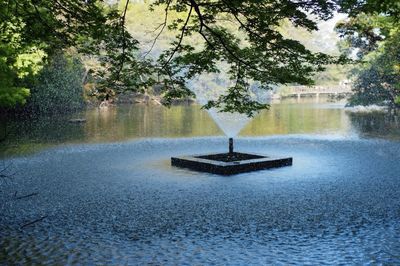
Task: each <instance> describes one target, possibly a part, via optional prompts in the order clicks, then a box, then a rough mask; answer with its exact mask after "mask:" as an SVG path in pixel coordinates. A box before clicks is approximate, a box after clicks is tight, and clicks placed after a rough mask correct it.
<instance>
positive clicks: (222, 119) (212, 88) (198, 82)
mask: <svg viewBox="0 0 400 266" xmlns="http://www.w3.org/2000/svg"><path fill="white" fill-rule="evenodd" d="M221 68H222V69H225V70H226V69H227V65H224V64H221ZM232 85H233V83H232V82H231V81H229V80H228V79H227V77H226V76H225V75H223V74H215V73H214V74H203V75H201V77H198V78H196V79H194V80H192V81H191V82H189V84H188V86H189V88H190V90H191V91H192V92H193V93H194V94H196V99H197V101H198V102H199V103H200V104H202V105H204V104H206V103H207V102H208V101H212V100H213V101H215V100H217V99H218V97H219V96H220V95H224V94H226V93H227V89H228V88H229V87H230V86H232ZM207 112H208V113H209V115H210V117H211V118H212V119H213V120H214V121H215V123H216V124H217V125H218V127H219V128H220V129H221V130H222V131H223V132H224V134H225V135H226V136H228V137H230V138H232V137H236V136H237V135H238V134H239V132H240V131H241V130H242V129H243V128H244V127H245V126H246V124H247V123H248V122H249V121H250V119H251V118H249V117H248V116H247V115H246V114H240V113H237V112H235V113H227V112H221V111H219V110H218V109H216V108H211V109H209V110H207Z"/></svg>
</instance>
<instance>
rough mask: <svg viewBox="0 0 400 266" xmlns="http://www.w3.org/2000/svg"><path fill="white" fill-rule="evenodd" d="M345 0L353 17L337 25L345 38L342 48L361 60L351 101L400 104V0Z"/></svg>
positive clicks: (355, 102) (393, 105)
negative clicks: (364, 0) (362, 0)
mask: <svg viewBox="0 0 400 266" xmlns="http://www.w3.org/2000/svg"><path fill="white" fill-rule="evenodd" d="M343 2H344V3H342V6H343V7H344V8H345V9H346V10H348V11H349V14H350V19H349V20H347V21H345V22H342V23H339V24H338V25H337V31H338V32H339V33H340V34H341V35H342V36H343V37H344V39H345V44H344V45H343V46H342V50H343V51H344V52H345V53H347V54H348V55H349V54H351V53H353V54H356V55H357V57H358V59H359V60H360V63H359V64H358V65H357V66H356V68H355V69H354V71H353V75H354V77H355V80H354V86H353V90H354V92H355V94H354V95H353V96H352V97H351V99H350V104H352V105H357V104H361V105H368V104H385V105H389V106H390V107H400V24H399V18H400V3H399V2H398V1H388V0H384V1H374V0H369V1H366V2H365V3H364V4H363V5H361V4H359V2H358V1H343Z"/></svg>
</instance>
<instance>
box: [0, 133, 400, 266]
mask: <svg viewBox="0 0 400 266" xmlns="http://www.w3.org/2000/svg"><path fill="white" fill-rule="evenodd" d="M236 142H237V149H238V150H241V151H253V152H258V153H267V154H274V155H291V156H293V158H294V164H293V166H292V167H284V168H280V169H274V170H266V171H259V172H254V173H247V174H240V175H235V176H231V177H221V176H216V175H211V174H205V173H196V172H190V171H187V170H183V169H176V168H173V167H171V166H170V165H169V157H170V156H173V155H174V156H175V155H183V154H190V153H193V151H196V152H210V151H223V150H225V149H226V141H225V139H224V138H198V139H169V140H166V139H159V140H157V139H154V140H143V141H136V142H128V143H116V144H92V145H68V146H63V147H60V148H56V149H51V150H47V151H44V152H42V153H40V154H37V155H35V156H29V157H21V158H15V159H10V160H7V161H6V163H13V167H14V168H15V169H18V173H17V174H16V176H15V177H14V178H13V179H12V180H10V181H9V182H7V183H3V184H2V192H1V193H0V195H1V198H0V200H1V202H2V204H1V209H0V212H1V213H2V215H1V216H0V224H1V226H0V227H1V228H0V239H1V240H0V247H1V248H0V260H2V261H4V262H6V263H7V262H9V263H10V264H14V263H48V264H66V263H72V264H73V263H81V264H94V263H100V264H116V265H120V264H124V263H129V264H146V263H154V264H212V263H215V264H249V263H252V264H270V263H274V264H287V263H295V264H302V265H304V264H312V265H315V264H321V263H326V264H368V263H370V264H392V265H396V264H399V263H400V241H399V238H398V236H399V233H400V222H399V221H400V193H399V191H400V179H399V172H400V164H399V163H398V161H399V160H400V152H399V151H400V143H399V142H391V141H382V140H346V139H338V140H332V139H324V138H302V137H279V138H257V139H254V138H240V139H238V140H237V141H236ZM205 143H207V145H204V144H205ZM15 191H18V193H17V195H26V194H28V193H32V192H38V195H36V196H32V197H30V198H26V199H21V200H16V199H15V197H14V193H15ZM46 215H47V217H46V218H45V219H44V220H43V221H41V222H38V223H36V224H34V225H31V226H27V227H25V228H23V229H20V226H21V225H23V224H25V223H27V222H29V221H32V220H34V219H37V218H38V217H43V216H46Z"/></svg>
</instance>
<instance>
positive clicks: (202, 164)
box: [171, 138, 293, 175]
mask: <svg viewBox="0 0 400 266" xmlns="http://www.w3.org/2000/svg"><path fill="white" fill-rule="evenodd" d="M292 162H293V158H292V157H274V156H267V155H263V154H254V153H252V154H250V153H242V152H235V151H234V147H233V138H229V145H228V152H227V153H213V154H198V155H190V156H182V157H171V165H172V166H176V167H180V168H187V169H190V170H194V171H199V172H208V173H213V174H219V175H234V174H239V173H245V172H250V171H257V170H263V169H269V168H276V167H283V166H290V165H292Z"/></svg>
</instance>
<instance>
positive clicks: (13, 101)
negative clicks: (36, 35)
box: [0, 9, 44, 108]
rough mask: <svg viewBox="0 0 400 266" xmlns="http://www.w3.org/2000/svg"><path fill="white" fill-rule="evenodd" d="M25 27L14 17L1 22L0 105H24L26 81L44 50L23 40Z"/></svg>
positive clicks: (35, 70)
mask: <svg viewBox="0 0 400 266" xmlns="http://www.w3.org/2000/svg"><path fill="white" fill-rule="evenodd" d="M0 11H1V9H0ZM24 27H25V26H24V24H22V23H21V21H19V20H17V19H15V20H11V21H0V108H12V107H14V106H16V105H24V104H25V102H26V98H27V97H28V96H29V89H27V88H26V87H27V86H26V85H27V84H26V81H27V80H29V79H30V78H31V77H32V76H33V75H35V74H37V72H38V71H39V70H40V68H41V61H42V58H43V57H44V53H43V51H41V50H40V49H38V48H37V47H35V46H29V45H26V44H24V43H23V42H22V36H21V31H23V29H24Z"/></svg>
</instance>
